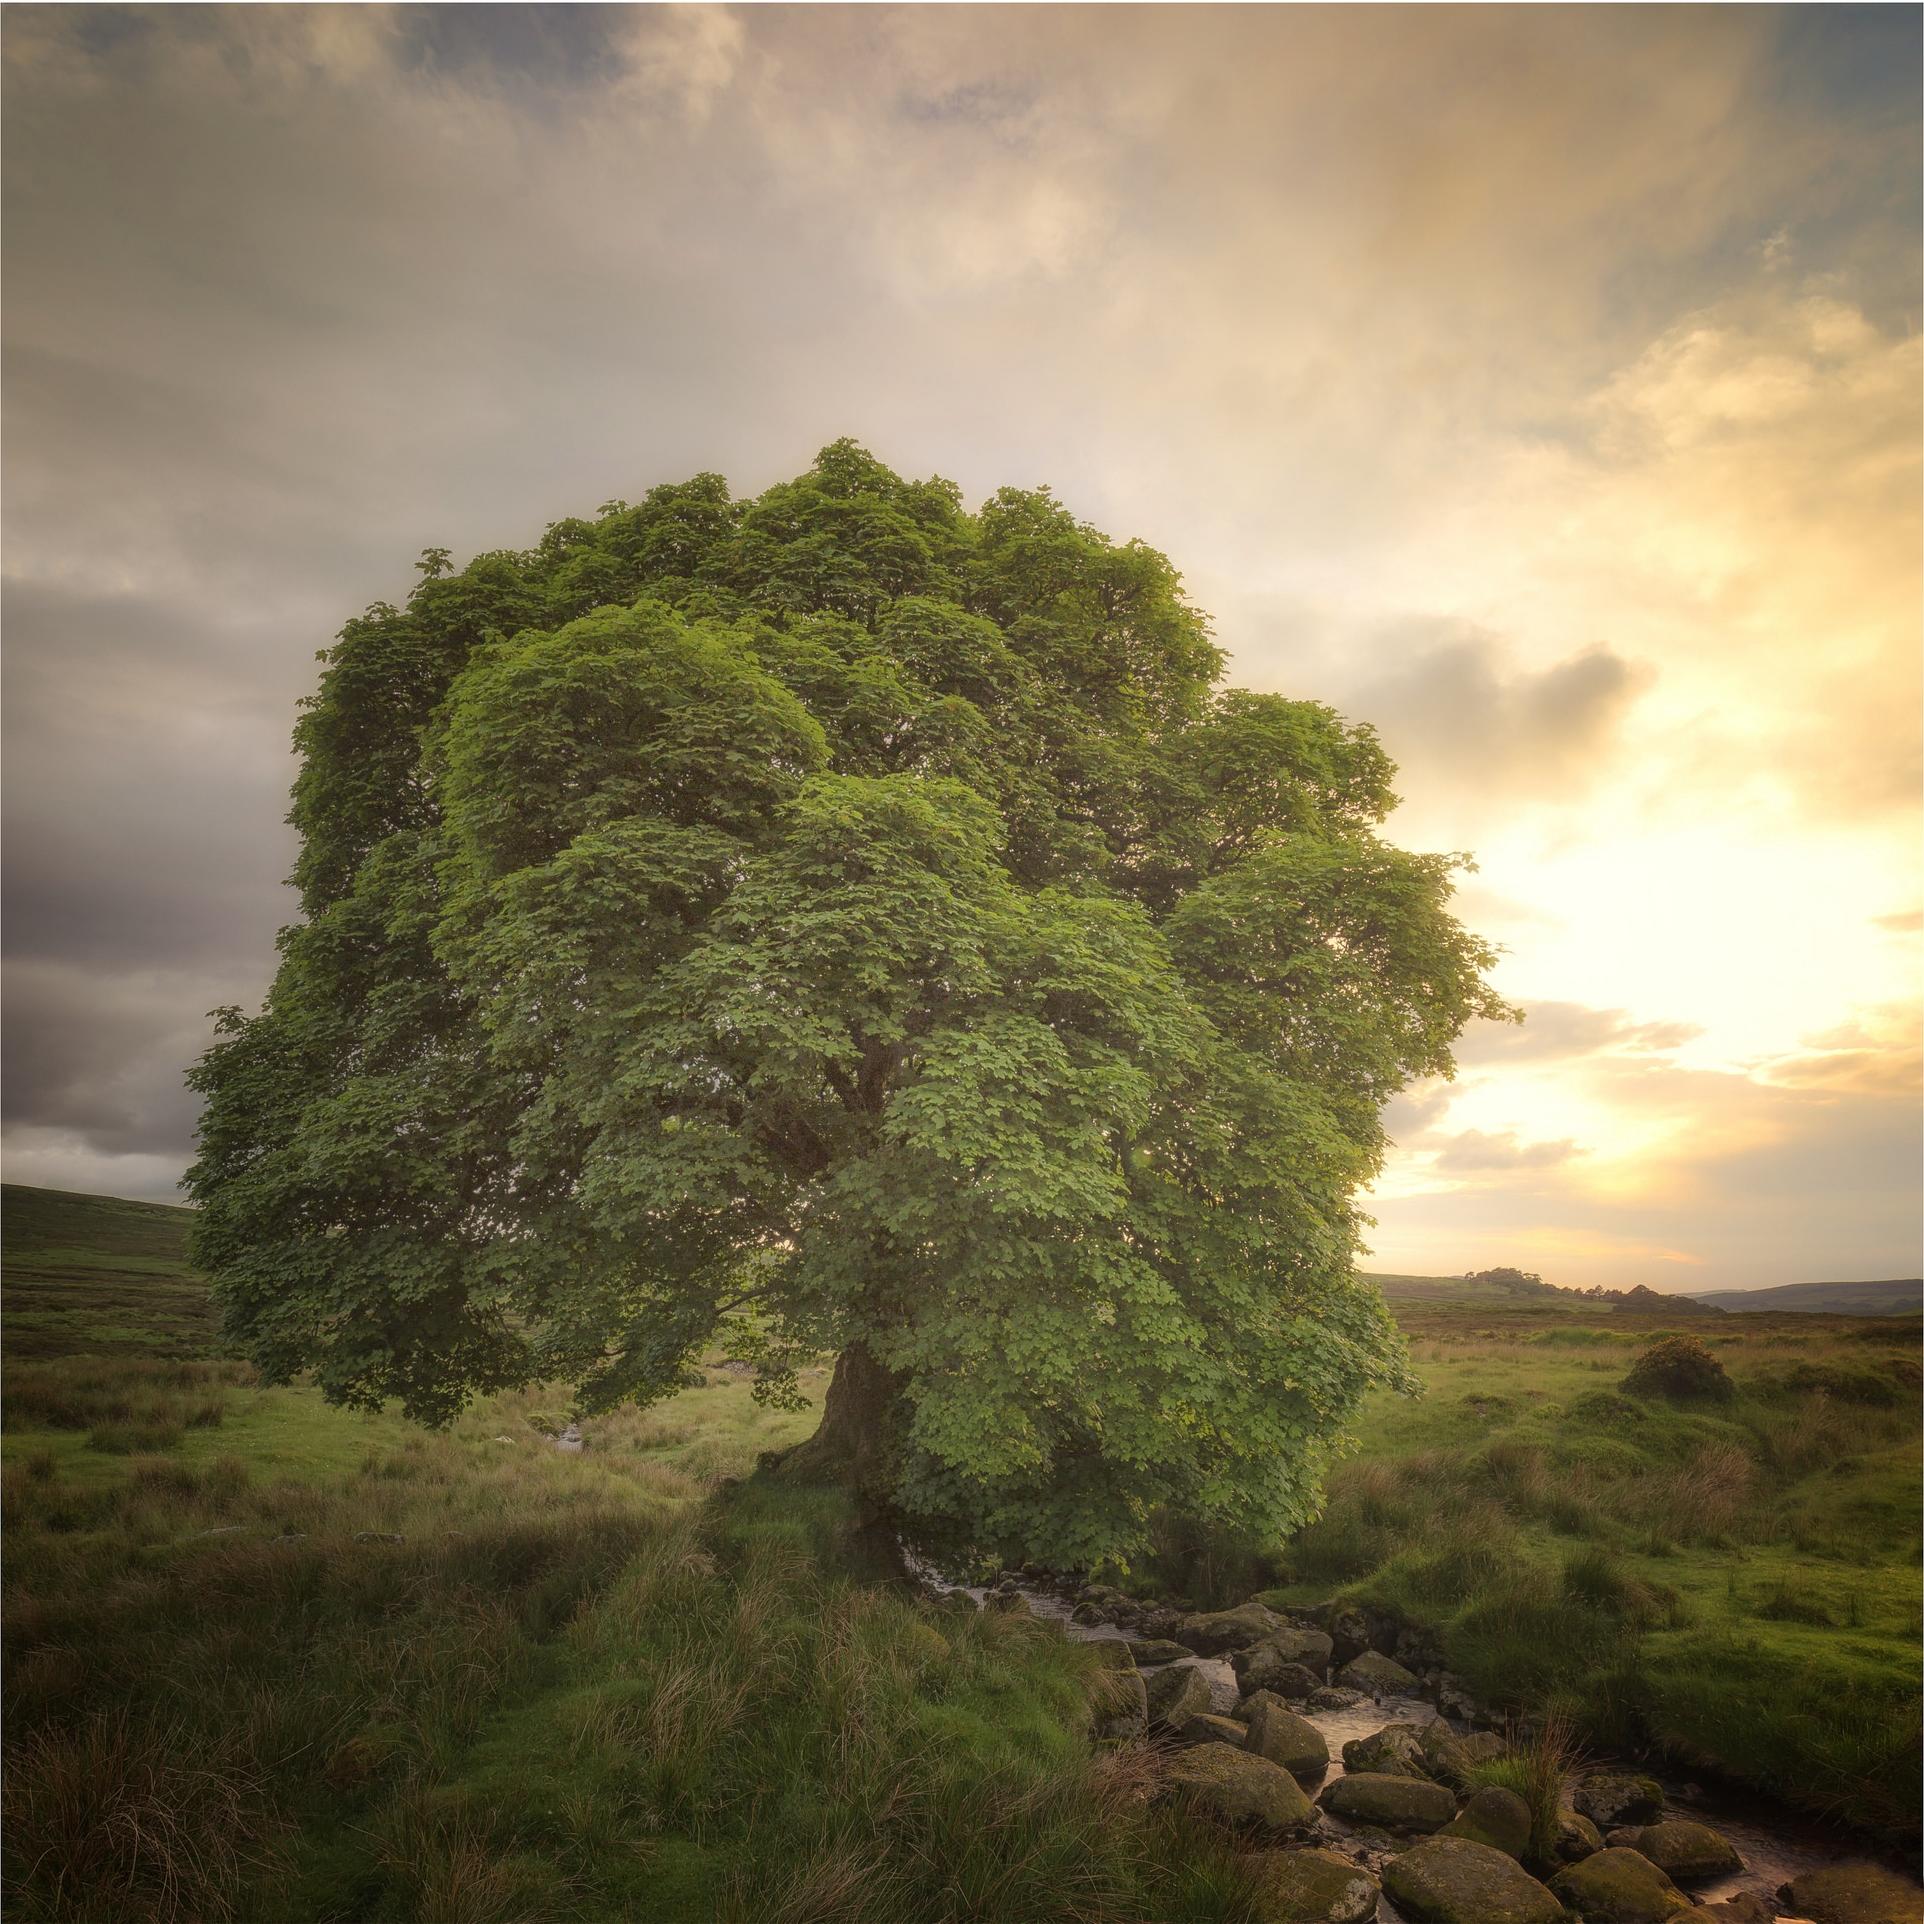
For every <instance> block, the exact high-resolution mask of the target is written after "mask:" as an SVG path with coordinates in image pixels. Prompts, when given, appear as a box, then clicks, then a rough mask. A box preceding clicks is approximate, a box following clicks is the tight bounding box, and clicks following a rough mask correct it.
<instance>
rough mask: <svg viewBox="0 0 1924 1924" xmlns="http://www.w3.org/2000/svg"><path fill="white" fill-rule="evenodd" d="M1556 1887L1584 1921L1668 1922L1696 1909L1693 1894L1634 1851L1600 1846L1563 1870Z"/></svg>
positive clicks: (1607, 1923)
mask: <svg viewBox="0 0 1924 1924" xmlns="http://www.w3.org/2000/svg"><path fill="white" fill-rule="evenodd" d="M1550 1889H1551V1891H1552V1892H1554V1893H1555V1895H1556V1896H1558V1897H1560V1898H1561V1899H1562V1900H1563V1904H1564V1908H1565V1909H1566V1910H1569V1911H1571V1912H1573V1913H1574V1914H1575V1915H1576V1916H1578V1917H1580V1918H1582V1919H1583V1920H1584V1924H1664V1920H1665V1919H1666V1918H1672V1917H1675V1916H1676V1915H1677V1914H1678V1913H1679V1912H1680V1911H1687V1910H1689V1908H1690V1900H1689V1898H1687V1897H1686V1896H1685V1895H1684V1894H1683V1892H1682V1891H1680V1890H1678V1888H1677V1887H1676V1885H1674V1884H1673V1883H1672V1882H1671V1881H1670V1879H1669V1878H1668V1877H1666V1876H1665V1875H1664V1874H1663V1872H1662V1871H1660V1870H1659V1869H1658V1868H1657V1867H1656V1865H1654V1864H1653V1863H1651V1861H1650V1860H1649V1858H1647V1857H1643V1856H1640V1855H1639V1854H1638V1853H1637V1852H1636V1851H1632V1850H1621V1849H1605V1850H1600V1851H1598V1852H1597V1853H1596V1855H1595V1856H1593V1857H1586V1858H1585V1859H1584V1860H1583V1862H1582V1863H1580V1864H1571V1865H1569V1866H1567V1867H1566V1868H1565V1869H1563V1870H1560V1871H1558V1872H1557V1874H1556V1876H1554V1877H1553V1878H1551V1880H1550Z"/></svg>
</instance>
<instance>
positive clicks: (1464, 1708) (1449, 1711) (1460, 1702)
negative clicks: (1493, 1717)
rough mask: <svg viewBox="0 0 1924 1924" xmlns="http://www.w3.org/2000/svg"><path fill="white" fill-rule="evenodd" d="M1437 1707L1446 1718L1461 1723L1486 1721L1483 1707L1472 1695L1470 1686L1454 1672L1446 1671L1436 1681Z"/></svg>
mask: <svg viewBox="0 0 1924 1924" xmlns="http://www.w3.org/2000/svg"><path fill="white" fill-rule="evenodd" d="M1436 1707H1437V1709H1438V1710H1440V1711H1442V1713H1443V1714H1444V1716H1446V1717H1454V1718H1456V1719H1457V1721H1458V1722H1459V1723H1465V1724H1475V1723H1482V1722H1484V1721H1485V1719H1484V1716H1483V1706H1482V1705H1481V1704H1479V1703H1478V1702H1477V1700H1476V1698H1475V1697H1474V1696H1472V1695H1471V1694H1470V1686H1469V1685H1468V1684H1466V1683H1465V1682H1464V1681H1463V1679H1462V1678H1461V1677H1459V1676H1457V1675H1456V1674H1455V1673H1454V1672H1453V1671H1449V1670H1446V1671H1444V1672H1443V1674H1442V1675H1441V1676H1440V1677H1438V1678H1437V1680H1436Z"/></svg>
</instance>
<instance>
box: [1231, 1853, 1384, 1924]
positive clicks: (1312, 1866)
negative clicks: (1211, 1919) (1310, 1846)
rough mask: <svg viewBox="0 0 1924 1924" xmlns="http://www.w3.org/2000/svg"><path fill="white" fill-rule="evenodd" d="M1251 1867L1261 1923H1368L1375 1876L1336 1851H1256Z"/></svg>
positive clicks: (1373, 1901)
mask: <svg viewBox="0 0 1924 1924" xmlns="http://www.w3.org/2000/svg"><path fill="white" fill-rule="evenodd" d="M1246 1868H1247V1870H1248V1872H1249V1875H1250V1882H1251V1884H1252V1885H1253V1886H1254V1889H1255V1894H1256V1904H1255V1914H1256V1917H1257V1918H1258V1919H1259V1920H1260V1924H1369V1920H1370V1919H1372V1918H1374V1917H1375V1915H1376V1879H1375V1878H1373V1877H1372V1876H1370V1874H1369V1873H1368V1872H1367V1871H1359V1870H1358V1869H1357V1868H1356V1866H1355V1865H1354V1864H1352V1863H1350V1862H1349V1861H1348V1860H1347V1859H1346V1858H1342V1857H1338V1856H1337V1854H1336V1853H1335V1852H1334V1851H1324V1850H1295V1851H1256V1852H1254V1853H1252V1854H1251V1856H1250V1857H1249V1859H1248V1862H1247V1865H1246Z"/></svg>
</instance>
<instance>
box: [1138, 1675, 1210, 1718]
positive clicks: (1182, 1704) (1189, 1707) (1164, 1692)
mask: <svg viewBox="0 0 1924 1924" xmlns="http://www.w3.org/2000/svg"><path fill="white" fill-rule="evenodd" d="M1144 1681H1145V1683H1146V1685H1147V1687H1148V1706H1149V1721H1150V1723H1151V1724H1169V1725H1175V1726H1180V1725H1182V1724H1184V1723H1187V1722H1188V1720H1189V1719H1190V1718H1191V1717H1194V1716H1198V1715H1201V1714H1205V1713H1207V1712H1208V1711H1210V1710H1213V1709H1214V1708H1215V1699H1214V1697H1213V1696H1212V1695H1211V1694H1210V1689H1209V1679H1208V1678H1207V1677H1205V1676H1204V1675H1203V1674H1202V1672H1201V1671H1200V1670H1198V1669H1197V1668H1196V1666H1195V1665H1194V1664H1193V1663H1172V1664H1171V1665H1170V1666H1169V1668H1168V1669H1167V1670H1158V1671H1157V1672H1156V1674H1155V1675H1154V1676H1153V1677H1149V1678H1146V1679H1145V1680H1144Z"/></svg>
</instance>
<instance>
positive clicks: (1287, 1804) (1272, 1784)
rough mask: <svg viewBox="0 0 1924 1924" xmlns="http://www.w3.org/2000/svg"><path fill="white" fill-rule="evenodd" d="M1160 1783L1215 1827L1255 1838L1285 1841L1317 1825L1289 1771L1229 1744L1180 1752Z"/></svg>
mask: <svg viewBox="0 0 1924 1924" xmlns="http://www.w3.org/2000/svg"><path fill="white" fill-rule="evenodd" d="M1163 1781H1164V1782H1165V1783H1166V1784H1167V1785H1168V1787H1169V1788H1170V1789H1171V1790H1172V1791H1173V1792H1174V1793H1175V1794H1176V1795H1177V1796H1179V1797H1181V1798H1183V1799H1185V1800H1186V1801H1187V1802H1189V1803H1191V1804H1193V1805H1194V1806H1195V1807H1196V1808H1198V1809H1199V1810H1202V1811H1205V1812H1207V1813H1208V1814H1209V1815H1210V1816H1212V1817H1214V1818H1216V1819H1217V1820H1218V1821H1219V1822H1221V1823H1224V1824H1228V1825H1231V1826H1233V1827H1234V1828H1236V1829H1239V1830H1251V1831H1254V1832H1256V1833H1257V1834H1258V1835H1259V1836H1264V1837H1284V1836H1287V1835H1288V1834H1289V1833H1290V1832H1292V1831H1300V1830H1306V1829H1308V1828H1309V1827H1310V1826H1311V1825H1312V1824H1314V1823H1315V1821H1316V1811H1315V1807H1314V1806H1313V1805H1312V1804H1311V1803H1310V1801H1309V1799H1308V1798H1307V1797H1305V1796H1304V1795H1303V1792H1302V1787H1301V1786H1300V1785H1299V1784H1298V1783H1297V1781H1296V1779H1295V1778H1294V1777H1292V1776H1291V1775H1290V1774H1289V1772H1288V1771H1286V1770H1284V1769H1283V1767H1282V1766H1281V1765H1280V1764H1272V1763H1271V1762H1270V1761H1269V1759H1268V1758H1267V1757H1256V1756H1252V1755H1251V1754H1250V1753H1249V1752H1248V1751H1246V1750H1233V1749H1231V1748H1230V1746H1229V1745H1228V1744H1198V1745H1196V1746H1194V1748H1192V1749H1189V1750H1181V1751H1178V1752H1177V1753H1176V1755H1175V1756H1174V1757H1172V1758H1171V1759H1170V1760H1169V1762H1168V1764H1167V1765H1166V1766H1165V1767H1164V1771H1163Z"/></svg>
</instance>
